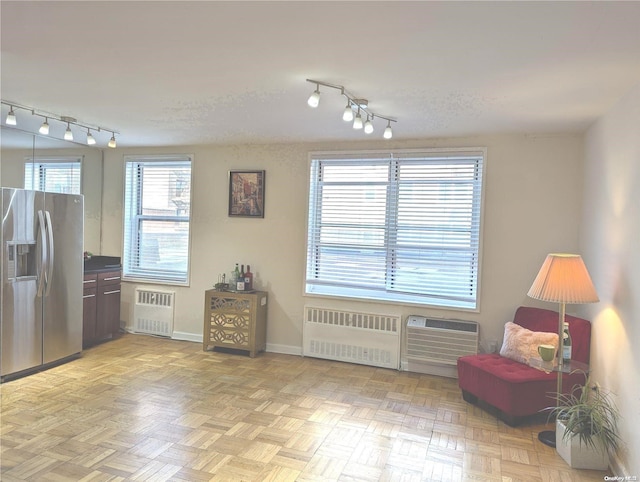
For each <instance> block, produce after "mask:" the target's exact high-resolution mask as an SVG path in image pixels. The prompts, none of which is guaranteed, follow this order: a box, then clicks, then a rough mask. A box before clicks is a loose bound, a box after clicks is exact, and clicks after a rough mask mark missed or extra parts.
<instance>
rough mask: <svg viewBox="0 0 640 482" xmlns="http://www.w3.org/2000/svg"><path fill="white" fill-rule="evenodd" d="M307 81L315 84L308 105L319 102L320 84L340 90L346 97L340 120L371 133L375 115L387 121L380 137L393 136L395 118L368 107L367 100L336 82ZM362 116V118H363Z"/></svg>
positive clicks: (314, 104) (316, 104)
mask: <svg viewBox="0 0 640 482" xmlns="http://www.w3.org/2000/svg"><path fill="white" fill-rule="evenodd" d="M307 82H310V83H312V84H316V90H314V91H313V93H312V94H311V95H310V96H309V99H308V100H307V104H309V107H313V108H316V107H318V105H319V104H320V86H323V87H329V88H331V89H336V90H339V91H340V94H342V95H343V96H345V97H346V98H347V105H346V106H345V108H344V111H343V113H342V120H344V121H345V122H352V121H353V128H354V129H356V130H359V129H363V130H364V132H365V134H371V133H372V132H373V131H374V126H373V122H372V121H373V120H374V119H375V118H376V117H377V118H379V119H383V120H386V121H387V126H386V127H385V129H384V132H383V134H382V137H384V138H385V139H391V138H392V137H393V131H392V129H391V123H392V122H398V120H397V119H395V118H393V117H389V116H386V115H381V114H378V113H376V112H373V111H372V110H371V109H369V101H368V100H367V99H362V98H359V97H356V96H354V95H353V94H351V93H350V92H348V91H347V90H346V89H345V88H344V86H342V85H337V84H330V83H329V82H323V81H320V80H313V79H307ZM363 116H364V119H365V120H363Z"/></svg>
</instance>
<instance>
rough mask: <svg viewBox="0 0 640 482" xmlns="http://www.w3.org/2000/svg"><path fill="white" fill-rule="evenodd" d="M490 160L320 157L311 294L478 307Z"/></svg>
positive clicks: (313, 194) (478, 154) (422, 155)
mask: <svg viewBox="0 0 640 482" xmlns="http://www.w3.org/2000/svg"><path fill="white" fill-rule="evenodd" d="M483 160H484V152H483V151H473V152H472V151H466V150H465V151H460V152H446V153H445V152H429V151H426V152H412V151H398V152H395V153H393V154H389V153H388V152H387V153H385V154H371V153H363V154H350V155H339V154H317V155H312V156H311V178H310V189H309V225H308V234H307V272H306V293H307V294H317V295H329V296H344V297H353V298H364V299H373V300H386V301H396V302H408V303H418V304H429V305H436V306H442V307H451V308H463V309H476V308H477V293H478V279H479V250H480V217H481V216H480V214H481V213H480V209H481V204H482V203H481V200H482V177H483V176H482V168H483Z"/></svg>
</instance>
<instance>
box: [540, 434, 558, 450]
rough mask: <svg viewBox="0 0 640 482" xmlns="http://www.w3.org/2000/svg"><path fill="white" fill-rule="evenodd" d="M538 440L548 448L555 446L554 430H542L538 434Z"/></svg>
mask: <svg viewBox="0 0 640 482" xmlns="http://www.w3.org/2000/svg"><path fill="white" fill-rule="evenodd" d="M538 440H540V442H542V443H543V444H545V445H548V446H549V447H554V448H555V446H556V432H555V430H543V431H542V432H540V433H539V434H538Z"/></svg>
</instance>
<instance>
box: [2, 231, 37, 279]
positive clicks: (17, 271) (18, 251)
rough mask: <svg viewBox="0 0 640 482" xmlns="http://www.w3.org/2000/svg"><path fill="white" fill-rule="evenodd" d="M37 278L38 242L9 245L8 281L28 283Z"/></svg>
mask: <svg viewBox="0 0 640 482" xmlns="http://www.w3.org/2000/svg"><path fill="white" fill-rule="evenodd" d="M36 276H37V272H36V242H35V241H27V242H23V243H19V242H18V243H16V242H9V243H7V280H8V281H26V280H30V279H35V278H36Z"/></svg>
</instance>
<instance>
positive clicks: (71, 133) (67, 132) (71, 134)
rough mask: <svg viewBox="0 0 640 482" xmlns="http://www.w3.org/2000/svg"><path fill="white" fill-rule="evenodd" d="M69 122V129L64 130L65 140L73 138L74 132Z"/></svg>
mask: <svg viewBox="0 0 640 482" xmlns="http://www.w3.org/2000/svg"><path fill="white" fill-rule="evenodd" d="M69 124H70V123H69V122H67V130H66V131H64V140H65V141H72V140H73V132H71V126H70V125H69Z"/></svg>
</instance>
